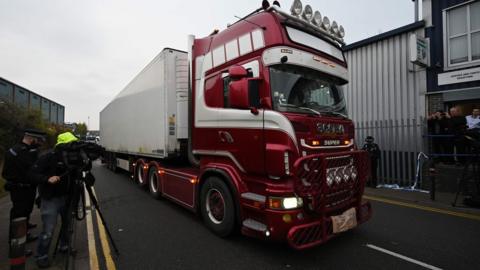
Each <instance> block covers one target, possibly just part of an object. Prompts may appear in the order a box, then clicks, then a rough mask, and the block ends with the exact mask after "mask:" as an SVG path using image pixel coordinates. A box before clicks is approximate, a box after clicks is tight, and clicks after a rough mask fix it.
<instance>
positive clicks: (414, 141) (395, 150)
mask: <svg viewBox="0 0 480 270" xmlns="http://www.w3.org/2000/svg"><path fill="white" fill-rule="evenodd" d="M355 129H356V138H355V140H356V141H357V142H358V146H359V147H361V145H362V143H363V142H364V140H365V138H366V137H367V136H373V137H374V138H375V143H377V144H378V146H379V147H380V150H381V157H380V161H379V168H378V178H379V179H378V183H379V184H398V185H400V186H412V185H413V184H414V182H415V177H416V163H417V156H418V154H419V153H420V152H423V151H424V148H425V146H424V144H425V143H424V140H423V139H422V135H423V133H424V130H425V121H417V120H416V119H401V120H383V121H364V122H357V123H356V126H355Z"/></svg>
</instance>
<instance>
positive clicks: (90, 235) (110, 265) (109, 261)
mask: <svg viewBox="0 0 480 270" xmlns="http://www.w3.org/2000/svg"><path fill="white" fill-rule="evenodd" d="M92 190H93V194H94V195H95V197H96V196H97V195H96V194H95V189H94V188H93V187H92ZM85 206H86V207H87V209H86V222H87V239H88V252H89V258H90V260H89V261H90V270H98V269H100V268H99V264H98V256H97V247H96V243H95V232H94V227H93V226H94V224H93V218H92V211H93V210H92V209H91V203H90V198H89V196H88V194H87V195H86V196H85ZM95 214H96V216H97V226H98V232H99V238H100V243H101V245H102V252H103V255H104V257H105V265H106V266H107V270H116V269H117V268H116V267H115V262H114V261H113V258H112V254H111V250H110V246H109V245H108V241H107V237H106V235H107V234H106V233H105V224H103V221H102V219H101V218H100V215H99V214H98V211H95Z"/></svg>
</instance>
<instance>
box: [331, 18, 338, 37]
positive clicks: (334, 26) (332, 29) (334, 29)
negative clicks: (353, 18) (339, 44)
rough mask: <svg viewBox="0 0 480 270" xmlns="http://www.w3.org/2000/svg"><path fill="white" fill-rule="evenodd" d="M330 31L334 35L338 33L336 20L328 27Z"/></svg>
mask: <svg viewBox="0 0 480 270" xmlns="http://www.w3.org/2000/svg"><path fill="white" fill-rule="evenodd" d="M330 31H331V32H332V33H334V34H335V35H337V34H338V23H337V22H336V21H333V22H332V27H330Z"/></svg>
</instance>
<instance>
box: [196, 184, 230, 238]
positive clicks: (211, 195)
mask: <svg viewBox="0 0 480 270" xmlns="http://www.w3.org/2000/svg"><path fill="white" fill-rule="evenodd" d="M200 196H201V197H200V210H201V214H202V218H203V221H204V222H205V224H206V226H207V227H208V228H209V229H210V230H211V231H213V232H214V233H215V234H217V235H218V236H220V237H226V236H229V235H230V234H232V232H233V231H234V229H235V206H234V202H233V197H232V194H231V193H230V190H229V189H228V186H227V185H226V184H225V183H224V182H223V181H222V180H221V179H220V178H218V177H209V178H208V179H207V180H206V182H205V183H204V185H203V186H202V189H201V193H200Z"/></svg>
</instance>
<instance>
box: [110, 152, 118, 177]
mask: <svg viewBox="0 0 480 270" xmlns="http://www.w3.org/2000/svg"><path fill="white" fill-rule="evenodd" d="M111 163H112V165H111V167H110V169H111V170H112V172H114V173H116V172H117V155H115V154H112V155H111Z"/></svg>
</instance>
